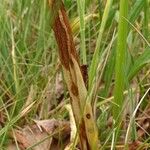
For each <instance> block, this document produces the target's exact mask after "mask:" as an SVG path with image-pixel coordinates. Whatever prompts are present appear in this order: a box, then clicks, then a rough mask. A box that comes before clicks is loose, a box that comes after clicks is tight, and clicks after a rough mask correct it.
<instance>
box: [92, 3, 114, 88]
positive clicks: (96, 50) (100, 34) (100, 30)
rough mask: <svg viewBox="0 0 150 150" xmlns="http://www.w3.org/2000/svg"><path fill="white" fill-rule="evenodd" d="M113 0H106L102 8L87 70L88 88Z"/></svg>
mask: <svg viewBox="0 0 150 150" xmlns="http://www.w3.org/2000/svg"><path fill="white" fill-rule="evenodd" d="M112 2H113V0H107V3H106V6H105V10H104V14H103V17H102V22H101V26H100V29H99V35H98V38H97V41H96V48H95V52H94V55H93V58H92V62H91V66H90V70H89V89H90V88H91V86H92V82H93V80H94V77H95V74H96V70H97V66H98V62H99V60H98V59H99V54H100V47H101V42H102V36H103V32H104V29H105V26H106V22H107V19H108V14H109V11H110V8H111V5H112Z"/></svg>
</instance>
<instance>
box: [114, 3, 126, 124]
mask: <svg viewBox="0 0 150 150" xmlns="http://www.w3.org/2000/svg"><path fill="white" fill-rule="evenodd" d="M127 16H128V0H120V11H119V25H118V40H117V50H116V68H115V89H114V103H115V105H113V118H114V120H115V123H117V122H118V123H119V122H120V117H119V116H118V115H119V114H120V113H121V111H122V108H123V103H124V102H123V91H124V86H125V77H126V76H125V73H126V72H125V58H126V51H127V43H126V40H127V32H128V23H127V21H126V19H125V18H127Z"/></svg>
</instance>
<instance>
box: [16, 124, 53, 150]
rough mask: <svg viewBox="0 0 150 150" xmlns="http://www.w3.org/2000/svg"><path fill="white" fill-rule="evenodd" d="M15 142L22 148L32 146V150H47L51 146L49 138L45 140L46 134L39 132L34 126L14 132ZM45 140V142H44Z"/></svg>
mask: <svg viewBox="0 0 150 150" xmlns="http://www.w3.org/2000/svg"><path fill="white" fill-rule="evenodd" d="M14 134H15V136H16V139H17V141H18V142H19V143H20V144H22V146H23V148H24V149H26V148H29V147H32V146H33V145H35V144H36V146H33V148H32V149H33V150H48V149H49V148H50V145H51V140H52V139H51V138H47V139H46V137H48V134H47V133H46V132H43V131H41V130H40V129H39V128H38V127H37V126H36V125H33V126H31V127H29V126H26V127H25V128H24V129H22V130H14ZM44 139H45V140H44Z"/></svg>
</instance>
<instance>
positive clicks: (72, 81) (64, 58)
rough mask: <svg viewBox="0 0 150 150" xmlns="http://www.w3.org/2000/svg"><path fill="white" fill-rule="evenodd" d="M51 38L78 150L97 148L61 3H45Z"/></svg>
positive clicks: (94, 149)
mask: <svg viewBox="0 0 150 150" xmlns="http://www.w3.org/2000/svg"><path fill="white" fill-rule="evenodd" d="M49 6H50V8H51V12H52V15H53V25H52V28H53V30H54V34H55V38H56V41H57V44H58V48H59V58H60V61H61V64H62V68H63V73H64V78H65V81H66V84H67V88H68V91H69V94H70V97H71V98H70V102H71V106H72V110H73V114H74V118H75V122H76V126H77V130H78V133H79V144H80V148H81V149H82V150H96V149H98V134H97V128H96V125H95V120H94V116H93V112H92V107H91V104H90V103H88V101H87V89H86V85H85V83H84V79H83V76H82V71H81V67H80V64H79V58H78V55H77V52H76V49H75V44H74V42H73V36H72V31H71V27H70V24H69V20H68V17H67V14H66V10H65V8H64V4H63V2H62V0H49Z"/></svg>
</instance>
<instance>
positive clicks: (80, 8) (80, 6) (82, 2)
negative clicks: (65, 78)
mask: <svg viewBox="0 0 150 150" xmlns="http://www.w3.org/2000/svg"><path fill="white" fill-rule="evenodd" d="M77 4H78V13H79V17H80V35H81V54H82V55H81V57H82V62H83V64H87V58H86V46H85V19H84V18H85V14H84V13H85V0H77Z"/></svg>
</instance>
